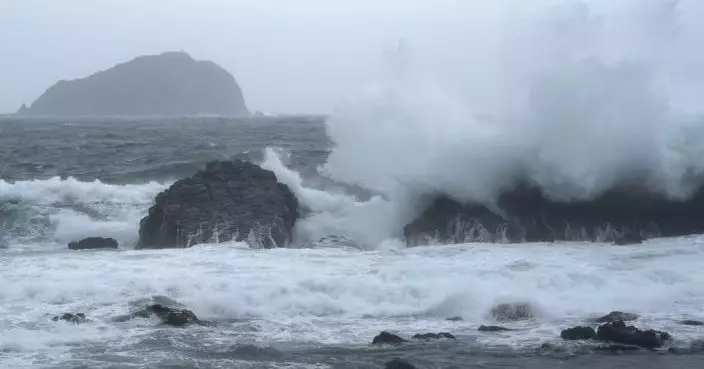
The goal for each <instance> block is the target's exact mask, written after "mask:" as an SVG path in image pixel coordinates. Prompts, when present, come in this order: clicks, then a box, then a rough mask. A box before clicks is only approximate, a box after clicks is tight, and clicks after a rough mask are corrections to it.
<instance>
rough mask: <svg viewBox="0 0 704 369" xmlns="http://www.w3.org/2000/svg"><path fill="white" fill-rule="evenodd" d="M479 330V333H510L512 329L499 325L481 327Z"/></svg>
mask: <svg viewBox="0 0 704 369" xmlns="http://www.w3.org/2000/svg"><path fill="white" fill-rule="evenodd" d="M477 330H478V331H479V332H506V331H510V330H511V329H509V328H506V327H501V326H498V325H480V326H479V328H477Z"/></svg>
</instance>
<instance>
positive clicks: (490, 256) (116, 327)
mask: <svg viewBox="0 0 704 369" xmlns="http://www.w3.org/2000/svg"><path fill="white" fill-rule="evenodd" d="M476 3H477V4H481V7H482V9H475V10H477V11H470V12H468V14H466V13H462V12H458V14H457V16H454V17H448V18H447V22H443V24H435V22H434V27H435V26H437V32H436V33H435V34H434V35H433V37H432V40H430V41H428V40H425V41H424V40H423V39H421V40H410V42H409V44H410V55H408V58H404V57H401V58H400V59H395V60H394V61H393V63H392V64H391V67H392V69H393V73H390V74H388V75H386V76H385V78H383V79H381V80H380V81H379V82H378V83H376V84H374V85H373V86H372V87H371V88H369V89H368V90H365V91H364V92H363V93H361V94H360V96H358V97H357V98H354V99H352V100H351V101H349V102H348V103H347V104H344V105H343V106H341V107H340V109H339V110H338V111H337V112H336V114H335V115H334V116H333V117H332V119H331V120H330V121H329V127H328V128H329V130H328V131H329V134H330V136H331V137H332V139H333V140H334V142H335V148H334V150H333V152H332V154H331V156H330V158H329V160H328V162H327V163H326V165H325V166H324V167H323V168H322V172H323V173H326V174H328V175H330V176H331V177H333V178H334V179H337V180H341V181H343V182H350V183H357V184H361V185H363V186H364V187H367V188H370V189H373V190H376V191H378V192H379V193H380V195H378V196H376V197H373V198H372V199H371V200H370V201H367V202H361V201H358V200H357V199H355V198H353V197H351V196H349V195H346V194H344V193H333V192H324V191H319V190H316V189H312V188H306V187H304V186H303V185H302V181H301V179H300V177H298V175H297V173H295V172H293V171H290V170H289V169H287V168H286V167H285V166H284V165H282V163H281V161H280V160H279V157H278V156H277V155H275V153H274V151H273V150H269V151H268V152H267V155H266V158H265V162H264V163H263V167H265V168H267V169H271V170H273V171H274V172H275V173H276V175H277V177H278V178H279V180H280V181H282V182H284V183H286V184H288V185H289V186H290V187H291V188H292V189H293V191H294V192H295V193H296V195H297V197H298V198H299V200H300V201H301V203H302V204H303V205H304V206H305V207H306V208H307V209H308V210H311V211H312V213H311V214H310V215H309V216H308V217H307V218H306V219H302V220H301V221H300V222H299V223H298V225H297V229H296V233H297V237H298V239H299V241H301V243H304V242H308V241H315V240H317V239H319V238H320V237H324V236H326V235H329V234H335V235H342V236H346V237H348V238H350V239H352V240H354V242H355V243H356V244H358V245H360V246H361V248H363V249H365V250H366V251H360V250H357V249H346V248H339V247H338V248H324V247H320V248H312V249H297V250H249V249H246V248H244V247H243V245H218V246H207V245H206V246H199V247H195V248H192V249H188V250H159V251H132V250H129V248H130V245H131V244H133V243H134V241H135V239H136V235H137V226H138V222H139V219H140V218H141V217H142V216H143V215H144V214H145V212H146V209H147V208H148V206H149V205H150V204H151V202H152V201H153V197H154V195H155V194H156V193H157V192H158V191H160V190H162V189H163V188H164V187H165V185H162V184H156V183H151V184H145V185H124V186H116V185H106V184H102V183H100V182H94V183H85V182H78V181H76V180H73V179H67V180H60V179H58V178H57V179H51V180H36V181H24V182H17V183H7V182H2V181H0V202H3V201H5V202H6V201H8V200H17V201H18V204H19V205H20V206H21V207H22V209H21V211H22V214H23V215H22V216H23V218H19V219H20V220H19V221H13V222H12V223H11V224H2V226H3V228H2V230H3V232H4V233H3V234H0V248H2V246H3V244H2V243H4V244H5V245H9V249H7V250H4V249H2V250H0V278H1V280H0V367H3V368H4V367H8V368H22V367H40V366H42V365H51V364H56V363H62V362H65V361H67V360H70V359H72V358H82V359H86V360H88V359H90V358H91V353H90V350H81V349H80V348H87V347H90V348H95V347H109V351H110V352H111V353H114V354H116V355H122V356H124V357H131V358H133V359H135V360H150V359H151V358H149V357H148V356H145V357H143V356H144V355H143V352H140V351H139V350H136V349H135V347H136V346H134V345H135V344H136V343H139V342H142V340H148V339H149V338H153V337H154V336H156V335H159V334H163V335H167V336H168V337H172V336H169V335H173V337H176V338H177V339H174V341H177V342H180V343H182V344H183V345H186V344H185V343H183V342H185V341H186V337H185V336H186V335H188V334H192V335H195V336H197V337H198V340H199V341H200V342H203V343H206V344H209V345H211V347H220V346H218V345H223V342H227V343H232V342H241V341H245V342H252V341H254V342H257V343H269V342H277V341H279V342H291V341H296V342H315V343H323V344H344V345H349V344H353V345H354V344H360V345H361V344H366V343H368V342H369V341H370V340H371V338H372V337H373V336H374V335H375V334H377V333H378V332H379V331H381V330H385V329H390V330H397V331H399V332H400V333H402V334H403V335H410V334H413V333H417V332H422V331H435V332H437V331H450V332H452V333H453V334H457V335H460V336H461V335H475V334H477V333H476V327H477V326H478V325H479V324H483V323H488V322H489V320H488V318H487V317H486V313H487V311H488V310H489V309H490V307H491V306H492V305H493V304H495V303H497V302H505V301H508V302H511V301H515V302H523V301H528V302H530V303H532V304H533V305H534V306H535V307H536V309H538V311H539V312H540V313H541V314H540V316H539V317H538V318H537V319H536V320H534V321H529V322H523V323H514V324H513V325H512V326H513V327H515V328H518V329H519V330H517V331H515V332H510V333H507V334H492V335H479V339H480V340H481V341H483V342H485V343H486V344H504V343H506V344H511V345H519V346H520V345H537V344H539V343H541V342H543V341H555V340H557V337H558V335H559V330H560V329H561V328H564V327H567V326H573V325H576V324H580V323H583V322H584V319H586V318H588V317H591V316H594V315H597V314H603V313H606V312H608V311H611V310H616V309H618V310H624V311H630V312H635V313H639V314H641V315H643V317H642V318H641V319H640V320H639V321H638V323H637V325H638V326H639V327H653V328H659V329H664V330H667V331H669V332H671V333H673V334H674V336H675V337H676V339H677V340H679V341H680V342H682V341H687V340H689V339H694V338H701V331H700V330H698V329H697V328H696V327H684V326H681V325H678V324H676V323H675V321H676V320H678V319H685V318H694V319H700V320H701V319H704V315H702V311H704V271H703V270H702V268H701V266H702V263H701V260H702V258H703V257H704V242H703V241H702V239H701V238H696V237H695V238H685V239H677V240H653V241H650V242H649V243H646V244H645V245H642V246H636V247H611V246H607V245H599V244H554V245H545V244H530V245H513V246H499V245H478V244H474V245H454V246H445V247H419V248H414V249H404V248H403V247H402V245H401V243H400V242H398V241H397V240H395V238H394V237H395V236H397V232H398V230H400V228H401V227H402V226H403V225H404V224H405V223H406V222H407V221H408V220H409V219H410V218H411V217H412V216H413V214H414V212H415V211H417V210H418V209H416V206H415V205H416V204H415V201H416V199H417V195H418V194H420V193H425V192H429V191H442V192H446V193H448V194H451V195H453V196H456V197H458V198H462V199H473V200H479V201H484V202H488V203H491V201H492V200H493V199H494V198H495V196H496V195H497V193H498V192H500V191H501V190H502V189H504V188H506V187H507V186H510V185H512V184H513V183H514V181H515V180H516V179H517V178H527V179H528V180H530V181H533V182H535V183H537V184H539V185H540V186H542V187H543V188H544V189H545V190H546V191H547V192H548V193H549V194H551V195H553V196H555V197H561V198H588V197H591V196H594V195H596V194H598V193H600V192H601V191H603V190H605V189H607V188H609V187H611V186H613V185H615V184H618V183H620V182H622V181H627V180H633V179H634V178H637V179H638V180H640V181H641V182H643V183H645V184H646V185H648V186H650V187H652V188H653V189H656V190H659V191H662V192H664V193H667V194H669V195H671V196H686V195H687V194H688V192H689V191H690V190H691V186H692V185H693V184H698V183H699V180H698V176H700V175H701V173H702V171H703V170H704V166H702V160H701V157H702V154H704V146H703V145H702V140H701V139H699V138H701V137H704V135H702V133H703V132H702V128H703V126H702V124H701V119H700V116H701V113H702V103H701V98H700V97H701V96H703V95H704V94H703V92H704V91H703V89H702V82H703V81H704V73H702V69H701V68H702V67H701V66H702V65H704V64H703V63H702V61H704V57H703V56H704V54H702V53H701V52H700V51H699V50H700V47H699V43H700V35H701V34H704V29H702V27H704V23H701V22H700V20H701V19H703V18H704V17H703V15H704V13H703V11H704V7H703V6H702V5H701V3H700V2H698V1H697V0H681V1H674V2H673V1H660V0H649V1H634V0H626V1H623V2H618V4H614V3H615V2H614V1H606V0H594V1H589V2H587V3H585V2H580V1H549V0H545V1H541V2H527V1H526V2H522V3H523V4H521V5H520V6H519V5H517V4H515V3H516V2H511V3H514V5H515V8H511V9H510V10H507V9H506V8H504V6H505V5H506V4H507V2H504V1H493V2H486V1H483V2H476ZM548 3H550V4H552V5H556V6H555V7H550V6H547V4H548ZM497 4H498V5H497ZM670 5H676V6H674V7H670ZM439 6H440V5H439ZM473 6H475V5H473ZM538 8H539V9H540V11H537V10H538ZM445 10H446V11H447V12H448V13H450V12H452V11H453V9H445ZM465 10H466V9H465ZM441 11H442V9H441ZM424 42H425V43H424ZM428 42H429V44H431V45H436V46H435V47H436V49H434V52H429V51H428V50H426V49H424V48H423V47H428V44H427V43H428ZM416 44H420V45H421V48H420V50H422V51H423V52H422V54H423V55H418V54H414V50H415V49H414V46H415V45H416ZM448 45H449V46H448ZM448 49H450V50H448ZM431 50H433V49H431ZM394 63H395V64H394ZM399 63H400V64H399ZM92 235H98V236H112V237H115V238H117V239H118V240H119V241H120V243H121V244H122V245H123V248H122V249H121V250H120V251H118V252H103V251H100V252H81V253H75V252H69V251H67V250H66V249H65V245H66V243H68V242H69V241H71V240H73V239H76V238H82V237H86V236H92ZM317 246H320V245H317ZM153 295H166V296H169V297H171V298H174V299H176V300H178V301H180V302H182V303H184V304H185V305H186V306H188V307H189V308H191V309H193V310H194V311H195V312H196V314H198V315H199V316H200V317H201V318H203V319H210V320H214V321H218V322H220V325H219V326H217V327H216V328H207V329H206V328H195V327H194V328H189V329H188V330H182V331H178V330H168V329H161V328H155V322H153V321H149V320H140V319H137V320H134V321H130V322H125V323H115V322H112V321H111V318H112V317H115V316H117V315H120V314H124V313H126V312H127V310H128V303H129V302H130V301H135V300H137V299H140V298H144V297H149V296H153ZM79 311H82V312H85V313H86V314H87V315H88V317H89V318H90V319H92V320H93V323H90V324H85V325H80V326H73V325H67V324H64V323H62V322H52V321H50V318H51V317H52V316H53V315H57V314H60V313H63V312H79ZM456 315H461V316H463V317H464V319H465V321H464V322H448V321H446V320H445V318H447V317H451V316H456ZM230 319H245V323H242V322H236V323H232V322H231V321H230ZM243 325H244V326H251V327H250V328H256V330H254V329H244V328H243ZM184 332H185V333H184ZM137 346H138V345H137ZM76 347H78V348H79V349H75V348H76ZM173 355H174V356H178V355H180V350H174V352H173ZM59 366H61V365H59ZM147 366H148V365H147Z"/></svg>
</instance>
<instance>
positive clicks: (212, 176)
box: [137, 160, 298, 249]
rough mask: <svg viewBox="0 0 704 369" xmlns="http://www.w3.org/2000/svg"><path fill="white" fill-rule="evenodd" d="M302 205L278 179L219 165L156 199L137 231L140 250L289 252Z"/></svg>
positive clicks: (250, 167)
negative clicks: (198, 247)
mask: <svg viewBox="0 0 704 369" xmlns="http://www.w3.org/2000/svg"><path fill="white" fill-rule="evenodd" d="M297 217H298V201H297V199H296V197H295V196H294V195H293V193H292V192H291V191H290V190H289V188H288V187H287V186H286V185H284V184H281V183H279V182H278V181H277V180H276V176H275V175H274V173H272V172H270V171H267V170H264V169H262V168H260V167H259V166H257V165H254V164H252V163H250V162H243V161H239V160H238V161H234V162H233V161H215V162H210V163H208V164H207V166H206V168H205V170H201V171H199V172H198V173H196V174H195V175H194V176H192V177H190V178H186V179H182V180H179V181H177V182H176V183H174V184H173V185H172V186H171V187H169V189H167V190H166V191H164V192H162V193H160V194H159V195H158V196H157V197H156V203H155V205H154V206H152V207H151V208H150V209H149V215H147V216H146V217H144V218H143V219H142V221H141V222H140V226H139V242H138V244H137V248H141V249H145V248H178V247H190V246H192V245H194V244H198V243H217V242H227V241H232V240H234V241H246V242H247V243H249V244H250V246H252V247H263V248H273V247H285V246H286V245H288V244H289V243H290V242H291V240H292V230H293V226H294V224H295V222H296V218H297Z"/></svg>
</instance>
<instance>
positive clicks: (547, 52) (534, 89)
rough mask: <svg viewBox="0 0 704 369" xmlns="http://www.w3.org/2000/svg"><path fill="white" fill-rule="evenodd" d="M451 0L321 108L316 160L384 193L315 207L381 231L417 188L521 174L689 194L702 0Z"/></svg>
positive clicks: (510, 179)
mask: <svg viewBox="0 0 704 369" xmlns="http://www.w3.org/2000/svg"><path fill="white" fill-rule="evenodd" d="M441 4H445V3H444V2H441ZM452 5H453V6H452V7H443V6H438V9H437V10H436V11H437V12H438V13H439V14H436V15H435V16H436V18H437V19H443V20H445V21H444V22H443V24H442V25H433V27H435V28H433V30H432V31H430V34H431V35H432V37H430V36H429V35H425V36H418V37H415V38H414V37H408V38H407V39H406V44H407V45H410V47H409V48H406V47H400V48H398V50H397V52H393V53H390V54H389V55H390V56H391V57H390V58H388V60H387V65H386V69H385V73H384V74H383V77H382V78H380V79H379V80H378V81H377V82H376V83H374V84H373V85H371V86H370V87H368V88H366V89H364V90H363V91H362V92H361V93H360V94H358V95H357V96H355V97H354V98H352V99H350V100H349V101H347V102H346V103H345V104H344V105H342V106H341V107H340V108H339V109H338V110H337V111H336V112H335V114H334V115H333V116H332V117H331V118H330V119H329V120H328V133H329V135H330V136H331V138H332V140H333V141H334V144H335V146H334V149H333V151H332V153H331V154H330V156H329V158H328V161H327V163H326V164H325V165H324V167H323V168H322V172H323V173H324V174H325V175H328V176H330V177H332V178H334V179H336V180H339V181H342V182H347V183H353V184H356V185H360V186H363V187H365V188H368V189H371V190H373V191H376V192H377V193H380V194H381V195H382V197H381V198H375V199H374V200H373V201H381V202H383V203H385V206H380V205H379V204H375V205H374V206H368V207H369V208H370V209H369V210H368V211H367V212H365V211H364V210H360V209H364V208H365V204H362V203H356V205H355V207H356V208H357V210H356V211H355V212H354V213H355V214H351V213H350V210H349V208H344V209H345V210H344V211H343V210H340V209H330V208H329V207H327V208H320V207H317V208H316V204H313V205H312V206H311V205H310V203H311V202H310V201H306V197H305V196H303V203H304V204H306V203H308V204H309V207H310V208H311V209H312V210H313V213H314V214H315V215H314V216H320V215H321V214H327V216H329V217H332V218H336V217H337V218H336V219H338V220H339V219H340V214H341V213H345V217H346V218H345V222H344V223H345V224H355V221H353V220H350V219H348V218H349V217H355V218H356V222H367V223H368V222H369V219H370V218H371V219H379V218H383V219H384V221H383V222H382V224H381V225H379V226H378V227H376V228H375V229H374V230H371V229H369V230H367V232H366V235H365V237H367V239H368V240H369V241H370V242H377V241H379V240H380V239H384V238H385V237H391V236H394V234H393V232H394V231H398V230H399V229H400V228H401V227H402V226H403V223H404V222H406V221H408V219H410V218H411V217H412V216H413V215H414V213H413V212H414V211H418V210H419V209H417V208H414V206H413V204H414V200H417V199H418V198H419V197H420V196H421V195H424V194H430V193H443V194H447V195H450V196H452V197H454V198H456V199H459V200H466V201H475V202H481V203H484V204H486V205H487V206H489V207H491V206H493V204H494V203H495V201H496V199H497V197H498V195H500V194H501V192H502V191H506V190H508V189H511V188H512V187H514V186H516V185H517V184H519V183H524V184H530V185H535V186H538V187H540V188H541V189H542V190H543V192H544V193H545V194H546V196H548V197H551V198H553V199H557V200H563V201H570V200H577V199H580V200H585V199H590V198H594V197H595V196H598V195H599V194H601V193H603V192H604V191H606V190H609V189H612V188H614V187H618V186H632V185H633V184H634V183H635V184H637V185H639V186H642V187H644V189H646V190H649V191H653V192H659V193H662V194H665V195H667V196H669V197H672V198H686V197H687V196H689V195H691V194H692V192H693V191H694V190H695V189H696V188H698V187H699V186H700V185H701V184H702V179H703V178H704V163H703V162H702V161H701V160H699V158H701V157H702V155H701V154H702V153H704V144H702V143H701V139H700V138H703V137H704V125H703V124H702V123H704V120H702V117H703V116H704V115H702V114H701V113H702V108H703V107H702V103H701V102H700V99H699V98H698V97H699V96H702V95H703V94H702V93H703V92H704V84H703V82H704V68H703V67H701V66H702V65H704V63H702V62H703V61H704V54H702V53H701V52H700V51H699V48H698V44H699V40H698V35H700V34H702V32H703V31H704V29H702V28H704V25H702V24H701V22H699V20H700V19H704V3H701V2H698V1H697V0H681V1H674V0H648V1H635V0H633V1H622V2H618V4H614V2H609V1H596V0H594V1H536V2H530V3H529V4H528V3H523V4H516V3H515V2H509V1H496V2H490V3H487V2H481V3H480V2H468V4H463V5H459V4H452ZM458 7H461V9H458ZM460 10H461V11H460ZM440 13H442V14H440ZM403 45H405V44H401V46H403ZM269 167H270V168H271V166H269ZM294 187H295V186H294ZM350 201H352V200H350ZM318 205H319V204H318ZM367 205H368V204H367ZM371 208H373V209H371ZM381 208H384V211H381V210H380V209H381ZM328 223H329V222H328ZM373 223H375V222H373ZM375 224H378V223H375ZM309 228H310V227H309ZM382 228H384V229H382ZM309 233H310V232H309ZM355 233H363V232H355Z"/></svg>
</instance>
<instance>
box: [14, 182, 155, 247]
mask: <svg viewBox="0 0 704 369" xmlns="http://www.w3.org/2000/svg"><path fill="white" fill-rule="evenodd" d="M165 187H166V185H163V184H159V183H154V182H152V183H148V184H143V185H108V184H104V183H101V182H100V181H94V182H80V181H77V180H75V179H73V178H68V179H63V180H62V179H60V178H58V177H55V178H51V179H48V180H31V181H18V182H14V183H9V182H5V181H2V180H0V205H4V206H7V207H8V208H7V209H10V206H11V205H10V202H13V203H14V206H12V213H11V214H9V216H3V217H2V218H1V219H0V242H2V241H3V238H5V240H4V242H6V243H12V244H13V246H14V247H13V249H14V250H17V249H18V248H25V247H30V248H32V247H33V246H37V245H36V243H41V245H39V246H38V247H39V249H40V250H41V249H44V250H45V249H46V248H47V247H61V248H65V247H66V244H68V243H69V242H71V241H75V240H79V239H83V238H85V237H91V236H100V237H113V238H115V239H117V240H118V242H119V243H120V244H121V245H125V246H127V247H128V248H131V247H132V245H134V244H135V243H136V240H137V230H138V227H139V220H140V219H141V217H142V216H144V215H145V214H146V210H147V208H148V207H149V206H151V204H152V203H153V201H154V196H156V194H157V193H159V191H162V190H163V189H164V188H165ZM0 209H2V208H0ZM3 234H4V237H2V236H3ZM0 246H1V245H0Z"/></svg>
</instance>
